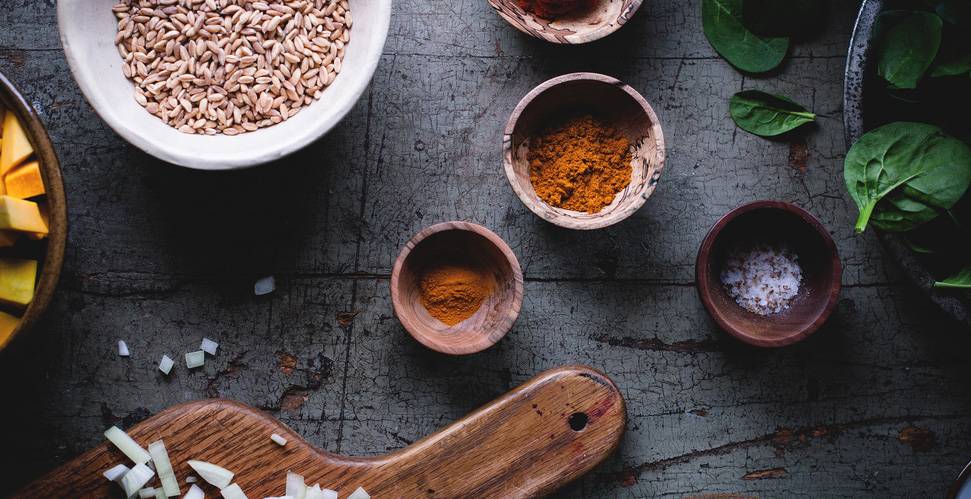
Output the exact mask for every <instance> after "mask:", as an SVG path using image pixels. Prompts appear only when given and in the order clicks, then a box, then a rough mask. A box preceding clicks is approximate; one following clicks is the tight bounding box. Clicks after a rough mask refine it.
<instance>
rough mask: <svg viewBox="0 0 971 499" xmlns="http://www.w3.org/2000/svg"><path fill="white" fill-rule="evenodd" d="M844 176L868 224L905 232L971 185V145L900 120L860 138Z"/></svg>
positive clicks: (860, 227) (862, 222) (859, 226)
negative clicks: (871, 222) (871, 223)
mask: <svg viewBox="0 0 971 499" xmlns="http://www.w3.org/2000/svg"><path fill="white" fill-rule="evenodd" d="M843 178H844V180H845V181H846V187H847V189H848V190H849V192H850V197H852V198H853V201H854V202H855V203H856V206H857V208H859V210H860V216H859V218H858V219H857V222H856V231H857V232H863V231H864V230H865V229H866V227H867V224H868V223H869V222H870V221H871V219H872V221H873V224H874V225H875V226H876V227H877V228H879V229H882V230H887V231H893V232H905V231H908V230H912V229H914V228H915V227H917V226H919V225H921V224H923V223H926V222H929V221H931V220H933V219H934V218H936V217H937V216H938V215H940V213H941V212H942V211H943V210H949V209H950V208H951V207H953V206H954V205H955V203H957V202H958V200H960V199H961V196H962V195H964V192H965V191H967V190H968V186H969V185H971V149H969V148H968V146H967V145H965V144H964V143H963V142H961V141H960V140H958V139H955V138H953V137H950V136H948V135H946V134H945V133H944V132H943V131H942V130H941V129H940V128H938V127H936V126H933V125H927V124H924V123H909V122H896V123H890V124H889V125H884V126H882V127H880V128H877V129H875V130H872V131H870V132H868V133H866V134H865V135H863V137H860V140H858V141H857V142H856V143H855V144H853V146H852V147H851V148H850V151H849V152H848V153H847V154H846V161H845V163H844V166H843Z"/></svg>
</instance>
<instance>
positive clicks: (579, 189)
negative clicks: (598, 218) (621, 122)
mask: <svg viewBox="0 0 971 499" xmlns="http://www.w3.org/2000/svg"><path fill="white" fill-rule="evenodd" d="M630 149H631V147H630V141H629V140H627V137H624V136H623V135H622V134H620V133H619V132H618V131H617V130H615V129H613V128H611V127H609V126H607V125H605V124H604V123H602V122H600V121H599V120H597V119H595V118H593V117H592V116H584V117H580V118H575V119H571V120H568V121H566V122H565V123H564V124H562V125H561V126H559V127H556V128H551V129H550V130H548V131H547V132H546V133H544V134H543V135H541V136H540V137H539V138H537V139H535V140H534V142H533V143H532V144H530V148H529V153H528V154H527V160H528V161H529V180H530V182H532V184H533V189H534V190H535V191H536V195H537V196H539V198H540V199H542V200H543V202H545V203H546V204H549V205H551V206H555V207H557V208H563V209H567V210H573V211H582V212H585V213H598V212H600V211H601V210H603V209H604V208H605V207H606V206H608V205H609V204H610V203H611V202H613V200H614V197H616V195H617V193H618V192H620V191H622V190H624V188H626V187H627V185H628V184H630V180H631V173H632V168H631V156H632V155H631V150H630Z"/></svg>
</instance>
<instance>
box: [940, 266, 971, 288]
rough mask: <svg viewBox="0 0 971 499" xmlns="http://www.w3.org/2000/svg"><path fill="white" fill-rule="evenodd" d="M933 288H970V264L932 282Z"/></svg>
mask: <svg viewBox="0 0 971 499" xmlns="http://www.w3.org/2000/svg"><path fill="white" fill-rule="evenodd" d="M934 287H935V288H957V289H971V265H967V266H965V267H964V268H963V269H961V270H960V271H959V272H958V273H957V274H954V275H952V276H951V277H948V278H947V279H944V280H943V281H937V282H935V283H934Z"/></svg>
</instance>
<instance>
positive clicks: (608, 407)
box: [14, 366, 626, 499]
mask: <svg viewBox="0 0 971 499" xmlns="http://www.w3.org/2000/svg"><path fill="white" fill-rule="evenodd" d="M578 415H582V416H578ZM577 418H580V419H582V421H580V422H577ZM625 424H626V412H625V408H624V399H623V397H622V396H621V394H620V392H619V391H618V390H617V387H616V386H614V384H613V382H611V381H610V379H609V378H607V377H606V376H604V375H603V374H601V373H599V372H597V371H596V370H593V369H590V368H586V367H580V366H577V367H564V368H559V369H554V370H550V371H547V372H544V373H541V374H539V375H537V376H536V377H535V378H533V379H531V380H529V381H528V382H526V383H525V384H523V385H522V386H520V387H518V388H516V389H515V390H513V391H511V392H509V393H507V394H506V395H505V396H503V397H501V398H499V399H498V400H495V401H493V402H492V403H490V404H488V405H486V406H485V407H482V408H481V409H479V410H477V411H475V412H474V413H472V414H470V415H469V416H467V417H465V418H464V419H462V420H460V421H458V422H456V423H454V424H453V425H451V426H449V427H448V428H445V429H443V430H441V431H439V432H438V433H435V434H434V435H431V436H429V437H427V438H424V439H422V440H420V441H418V442H415V443H414V444H411V445H409V446H408V447H406V448H404V449H402V450H400V451H397V452H394V453H391V454H389V455H386V456H376V457H368V458H351V457H344V456H338V455H336V454H331V453H328V452H325V451H321V450H318V449H315V448H314V447H313V446H311V445H309V444H307V443H306V442H305V441H304V440H303V439H302V438H301V437H300V436H299V435H298V434H296V433H295V432H294V431H293V430H291V429H290V428H288V427H287V426H286V425H284V424H282V423H280V422H278V421H277V420H275V419H273V418H272V417H270V416H269V415H267V414H265V413H263V412H260V411H258V410H255V409H253V408H251V407H248V406H246V405H243V404H239V403H236V402H232V401H228V400H210V401H203V402H190V403H187V404H182V405H178V406H175V407H173V408H171V409H168V410H165V411H163V412H162V413H160V414H158V415H156V416H153V417H151V418H149V419H147V420H146V421H143V422H141V423H139V424H138V425H136V426H135V427H133V428H132V429H131V430H130V431H129V434H130V435H131V437H132V438H134V439H135V441H136V442H138V443H140V444H141V445H142V446H143V447H146V446H147V445H148V444H149V443H150V442H152V441H155V440H157V439H162V440H163V441H164V442H165V445H166V449H167V450H168V453H169V458H170V460H171V461H172V463H173V466H174V468H175V472H176V476H177V477H178V479H179V482H180V483H182V484H184V480H185V477H186V476H188V475H190V474H193V473H194V472H193V471H192V470H191V468H190V467H189V465H188V464H187V461H188V460H190V459H198V460H203V461H207V462H211V463H213V464H217V465H220V466H223V467H225V468H227V469H229V470H230V471H233V472H234V473H235V474H236V476H235V477H234V481H235V482H236V483H237V484H239V485H240V487H242V489H243V490H244V491H245V492H246V493H247V495H249V496H250V497H266V496H270V495H279V494H280V493H282V490H283V488H284V483H285V477H286V473H287V471H288V470H290V471H294V472H296V473H299V474H301V475H303V476H304V477H305V479H306V480H307V482H309V483H318V482H319V483H320V484H321V485H322V486H323V487H327V488H330V489H334V490H337V491H338V492H339V493H340V494H341V495H342V496H344V495H347V494H349V493H350V492H352V491H353V490H354V489H356V488H357V487H364V488H365V490H367V491H368V493H370V494H371V496H372V497H378V498H398V497H400V498H417V497H427V498H434V497H441V498H458V497H503V498H526V497H540V496H543V495H546V494H548V493H550V492H551V491H553V490H555V489H557V488H560V487H562V486H563V485H565V484H566V483H567V482H570V481H571V480H573V479H575V478H577V477H578V476H580V475H582V474H584V473H586V472H587V471H589V470H591V469H592V468H593V467H594V466H596V465H597V464H599V463H600V462H601V461H603V460H604V459H606V458H607V456H608V455H609V454H611V453H612V452H613V451H614V450H615V449H616V448H617V445H618V444H619V443H620V438H621V435H623V433H624V428H625ZM273 433H277V434H280V435H282V436H283V437H284V438H286V439H287V440H288V442H287V445H286V446H283V447H281V446H278V445H277V444H276V443H274V442H272V441H271V440H270V435H271V434H273ZM119 462H126V459H125V457H124V455H123V454H121V453H120V452H119V451H118V450H117V449H115V448H114V447H112V446H110V444H108V443H104V444H102V445H100V446H98V447H97V448H95V449H92V450H91V451H88V452H87V453H85V454H83V455H81V456H79V457H78V458H76V459H75V460H73V461H71V462H70V463H68V464H66V465H64V466H62V467H61V468H59V469H57V470H55V471H53V472H51V473H50V474H48V475H46V476H44V477H43V478H41V479H40V480H38V481H36V482H34V483H32V484H29V485H27V486H26V487H24V488H23V489H21V491H20V492H19V493H17V494H15V495H14V497H20V498H25V499H26V498H49V497H58V496H61V495H62V494H63V492H64V491H71V495H72V497H108V496H110V495H111V494H112V493H113V492H114V489H115V488H116V487H117V486H116V485H115V484H113V483H111V482H108V481H107V480H105V479H104V477H102V476H101V472H102V471H104V470H106V469H108V468H110V467H111V466H113V465H115V464H117V463H119ZM205 487H206V488H207V489H211V487H209V486H208V485H206V486H205ZM215 492H216V491H215V490H210V491H209V493H210V494H212V493H215Z"/></svg>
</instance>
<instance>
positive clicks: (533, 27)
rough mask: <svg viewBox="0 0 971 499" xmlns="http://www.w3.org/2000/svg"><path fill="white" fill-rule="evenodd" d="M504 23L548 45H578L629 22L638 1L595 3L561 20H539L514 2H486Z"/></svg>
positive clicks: (613, 0) (606, 0)
mask: <svg viewBox="0 0 971 499" xmlns="http://www.w3.org/2000/svg"><path fill="white" fill-rule="evenodd" d="M489 4H490V5H491V6H492V8H493V9H495V10H496V12H497V13H498V14H499V16H500V17H502V18H503V19H504V20H506V22H508V23H509V24H511V25H512V26H513V27H515V28H516V29H518V30H519V31H521V32H523V33H526V34H527V35H530V36H533V37H536V38H539V39H540V40H546V41H547V42H550V43H557V44H571V45H577V44H581V43H587V42H592V41H594V40H599V39H601V38H603V37H605V36H607V35H609V34H611V33H613V32H615V31H617V30H618V29H620V28H621V27H622V26H623V25H624V24H627V22H628V21H630V19H631V17H633V16H634V14H635V13H636V12H637V9H638V8H639V7H640V6H641V0H594V5H593V6H592V7H590V8H587V9H584V10H581V11H579V12H577V13H576V14H571V15H568V16H564V17H563V18H560V19H554V20H549V19H542V18H540V17H537V16H536V15H534V14H533V13H531V12H528V11H526V10H524V9H523V8H522V7H520V6H519V2H518V1H517V0H489Z"/></svg>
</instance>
